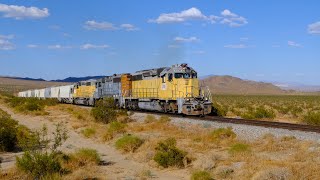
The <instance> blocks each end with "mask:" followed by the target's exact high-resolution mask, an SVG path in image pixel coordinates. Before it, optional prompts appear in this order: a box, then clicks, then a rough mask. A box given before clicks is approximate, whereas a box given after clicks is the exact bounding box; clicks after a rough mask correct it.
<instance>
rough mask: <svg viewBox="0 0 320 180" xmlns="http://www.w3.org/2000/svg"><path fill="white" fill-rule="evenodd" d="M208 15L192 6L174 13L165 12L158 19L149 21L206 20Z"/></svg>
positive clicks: (159, 22) (161, 22)
mask: <svg viewBox="0 0 320 180" xmlns="http://www.w3.org/2000/svg"><path fill="white" fill-rule="evenodd" d="M206 19H207V17H206V16H205V15H203V14H202V12H201V11H200V10H199V9H197V8H195V7H192V8H190V9H187V10H184V11H181V12H174V13H163V14H160V16H159V17H158V18H157V19H150V20H149V21H148V22H152V23H158V24H163V23H177V22H185V21H188V20H206Z"/></svg>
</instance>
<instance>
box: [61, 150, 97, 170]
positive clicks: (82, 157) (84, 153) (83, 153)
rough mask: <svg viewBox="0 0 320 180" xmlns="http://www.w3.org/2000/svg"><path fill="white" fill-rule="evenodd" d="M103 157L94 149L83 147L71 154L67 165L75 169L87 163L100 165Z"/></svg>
mask: <svg viewBox="0 0 320 180" xmlns="http://www.w3.org/2000/svg"><path fill="white" fill-rule="evenodd" d="M100 161H101V157H100V155H99V154H98V152H97V151H96V150H94V149H88V148H82V149H79V150H78V151H77V152H75V153H73V154H70V155H69V157H68V160H67V167H70V168H71V169H75V168H78V167H83V166H87V165H92V164H93V165H98V164H99V163H100Z"/></svg>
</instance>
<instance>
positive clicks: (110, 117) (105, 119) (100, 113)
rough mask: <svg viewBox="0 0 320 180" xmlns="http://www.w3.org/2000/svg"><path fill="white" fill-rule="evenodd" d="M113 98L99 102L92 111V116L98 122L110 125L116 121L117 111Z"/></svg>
mask: <svg viewBox="0 0 320 180" xmlns="http://www.w3.org/2000/svg"><path fill="white" fill-rule="evenodd" d="M115 108H116V106H115V102H114V99H113V98H106V99H101V100H98V101H97V102H96V103H95V107H93V108H92V110H91V115H92V116H93V117H94V119H95V120H96V121H97V122H102V123H105V124H108V123H110V122H112V121H115V120H116V118H117V111H116V109H115Z"/></svg>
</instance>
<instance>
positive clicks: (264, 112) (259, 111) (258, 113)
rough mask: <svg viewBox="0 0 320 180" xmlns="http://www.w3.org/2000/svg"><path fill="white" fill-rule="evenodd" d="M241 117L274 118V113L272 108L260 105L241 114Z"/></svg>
mask: <svg viewBox="0 0 320 180" xmlns="http://www.w3.org/2000/svg"><path fill="white" fill-rule="evenodd" d="M241 117H242V118H245V119H274V118H275V117H276V115H275V113H274V111H273V110H271V109H270V110H268V109H266V108H264V107H262V106H261V107H258V108H256V109H252V110H250V111H248V112H246V113H244V114H242V115H241Z"/></svg>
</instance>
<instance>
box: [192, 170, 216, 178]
mask: <svg viewBox="0 0 320 180" xmlns="http://www.w3.org/2000/svg"><path fill="white" fill-rule="evenodd" d="M191 180H213V178H212V176H211V174H210V173H209V172H208V171H196V172H194V173H192V175H191Z"/></svg>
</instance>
